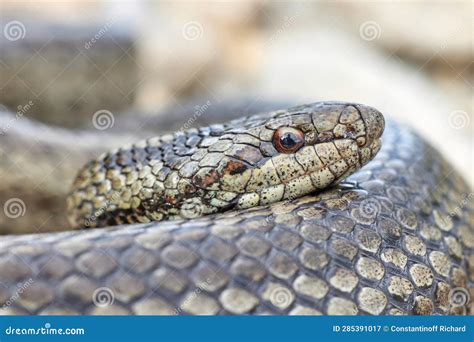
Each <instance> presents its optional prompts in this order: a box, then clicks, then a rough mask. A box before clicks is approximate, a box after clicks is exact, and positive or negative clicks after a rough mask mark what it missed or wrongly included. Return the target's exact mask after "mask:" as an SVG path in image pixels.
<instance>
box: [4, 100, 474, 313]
mask: <svg viewBox="0 0 474 342" xmlns="http://www.w3.org/2000/svg"><path fill="white" fill-rule="evenodd" d="M229 107H230V106H229V105H226V104H225V103H224V104H223V105H222V106H221V107H219V109H218V111H222V112H223V113H225V112H226V109H227V112H228V111H229ZM249 114H250V115H246V116H243V117H240V116H239V117H238V118H235V119H233V120H230V121H228V122H226V123H223V124H209V125H207V126H202V127H200V128H186V129H183V128H181V129H179V130H177V131H176V132H174V133H169V134H168V133H167V134H163V135H159V136H156V135H155V136H150V137H148V136H147V137H145V136H143V139H141V140H140V141H136V142H133V143H130V144H125V145H124V146H122V147H114V148H113V149H111V150H110V151H109V152H105V153H103V154H101V155H100V156H98V157H95V158H94V159H92V160H91V161H89V162H88V163H86V164H85V166H83V167H82V168H81V169H80V170H79V171H78V174H77V177H76V178H75V180H74V182H73V184H72V187H71V190H70V191H69V194H68V196H67V199H66V207H67V212H68V218H69V221H70V223H71V227H72V229H71V230H69V231H65V232H50V233H42V234H25V235H15V234H10V235H5V236H2V237H0V310H1V311H0V312H2V313H4V314H13V315H40V314H41V315H77V314H86V315H101V314H108V315H265V314H272V315H321V314H322V315H407V314H408V315H432V314H434V315H447V314H466V313H469V298H470V289H471V288H472V283H473V281H474V272H473V268H474V207H473V205H472V202H473V201H472V192H470V190H469V186H468V185H467V183H466V182H465V181H464V180H463V179H462V177H461V176H460V175H459V174H458V173H457V172H456V170H454V169H453V167H452V166H451V165H450V164H449V163H448V162H447V161H446V160H445V158H444V157H443V156H442V155H441V154H440V153H439V152H437V151H436V150H435V149H434V148H433V147H432V146H431V145H430V144H428V143H427V142H426V141H425V140H424V139H423V138H421V137H420V136H419V135H418V134H416V133H415V132H414V131H412V130H411V129H410V128H408V127H406V126H404V125H402V124H400V123H397V122H395V121H394V120H392V119H387V118H384V116H383V115H382V114H381V113H380V112H379V111H377V110H376V109H374V108H372V107H370V106H366V105H362V104H356V103H349V102H335V101H326V102H316V103H312V104H307V105H299V106H293V107H286V109H272V110H261V111H259V110H256V111H255V113H253V112H252V113H249ZM204 116H205V115H204ZM170 117H171V118H172V117H173V115H172V114H170V115H168V118H170ZM172 119H173V118H172ZM143 129H146V127H145V128H143ZM152 130H153V128H152ZM19 131H21V129H19V130H17V131H15V130H12V132H11V134H10V139H12V138H13V139H15V138H16V139H18V135H19ZM48 132H49V131H48ZM56 134H57V136H56V138H58V136H59V137H61V136H64V135H65V134H66V132H65V131H58V132H56ZM138 135H140V132H139V134H138ZM143 135H145V134H143ZM48 136H51V137H48ZM52 136H53V134H52V133H51V132H49V133H48V134H46V137H45V139H46V140H48V139H50V140H53V138H52ZM86 137H87V136H86V135H79V136H78V137H77V144H76V147H77V146H81V144H87V141H85V140H87V139H86ZM5 138H6V139H8V135H7V136H6V137H5V136H4V137H2V139H5ZM4 141H7V140H4ZM89 143H90V144H95V145H100V144H101V143H102V145H107V143H106V142H105V140H104V142H101V139H100V138H97V139H91V140H90V141H89ZM67 144H68V145H71V144H74V141H73V140H71V139H70V140H68V142H67ZM4 146H6V145H4ZM107 146H108V145H107ZM95 147H97V146H95ZM58 182H60V180H58Z"/></svg>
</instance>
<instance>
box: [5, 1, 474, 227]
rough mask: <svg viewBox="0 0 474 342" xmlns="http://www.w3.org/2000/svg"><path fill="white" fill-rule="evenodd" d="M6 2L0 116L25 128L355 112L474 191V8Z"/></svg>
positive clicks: (450, 4) (460, 4) (442, 4)
mask: <svg viewBox="0 0 474 342" xmlns="http://www.w3.org/2000/svg"><path fill="white" fill-rule="evenodd" d="M0 3H1V5H0V6H1V7H0V10H1V15H0V19H1V25H0V28H1V32H0V33H1V37H0V44H1V45H0V48H1V50H0V103H1V104H2V105H3V106H4V108H5V109H8V110H10V111H13V112H16V113H19V112H20V113H21V116H22V117H26V118H30V119H32V118H33V119H37V120H40V121H42V122H44V123H47V124H49V125H56V126H63V127H66V128H77V127H92V124H91V119H92V117H93V114H94V113H96V112H97V111H100V110H107V111H110V112H113V114H114V115H115V116H120V115H121V113H126V114H124V115H135V114H136V113H145V115H146V113H149V115H153V113H157V112H159V111H160V110H161V109H163V108H166V107H168V106H178V107H180V106H184V104H185V103H186V102H187V101H188V100H189V99H201V100H199V101H200V103H202V104H204V103H207V102H208V101H209V102H210V103H218V102H221V101H224V100H225V99H228V98H236V97H240V96H244V97H246V98H250V99H252V101H255V102H258V101H262V100H263V99H267V100H268V99H270V100H274V99H277V100H284V101H287V100H288V101H291V102H293V103H300V102H301V103H303V102H313V101H318V100H344V101H355V102H361V103H364V104H368V105H371V106H374V107H376V108H377V109H379V110H380V111H382V112H383V113H384V114H385V115H386V116H390V117H392V118H394V119H396V120H398V121H400V122H403V123H406V124H407V125H409V126H411V127H412V128H413V129H414V130H416V131H417V132H418V133H420V134H421V135H422V136H424V137H425V138H426V139H427V140H428V141H430V142H431V143H432V144H433V145H434V146H435V147H436V148H437V149H438V150H440V151H441V153H443V154H444V155H445V157H446V158H447V159H448V160H449V161H450V162H451V163H453V165H454V166H455V168H456V169H458V170H459V171H460V172H461V173H462V174H463V175H464V177H465V178H466V179H467V180H468V182H469V183H470V184H471V186H472V185H473V184H474V176H473V175H474V173H473V172H472V170H473V166H474V165H473V160H474V148H473V147H474V141H473V139H474V138H473V137H474V129H473V121H474V120H473V116H472V108H473V96H472V95H473V72H472V71H473V64H472V61H473V50H472V48H473V45H472V44H473V13H474V12H473V2H471V1H422V0H420V1H403V2H385V1H380V2H373V1H372V2H365V1H278V2H273V1H223V2H206V1H79V0H77V1H75V0H62V1H43V0H35V1H5V0H2V1H1V2H0ZM130 109H131V110H130ZM0 128H1V127H0ZM0 139H1V137H0ZM3 153H4V156H5V155H6V154H7V152H6V151H3ZM15 172H18V173H20V174H21V172H22V170H16V171H15ZM0 223H1V222H0Z"/></svg>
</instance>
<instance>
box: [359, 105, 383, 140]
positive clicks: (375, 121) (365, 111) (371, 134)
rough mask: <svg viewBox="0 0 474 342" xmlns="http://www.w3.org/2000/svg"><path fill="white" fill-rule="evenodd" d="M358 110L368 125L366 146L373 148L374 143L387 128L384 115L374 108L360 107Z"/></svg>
mask: <svg viewBox="0 0 474 342" xmlns="http://www.w3.org/2000/svg"><path fill="white" fill-rule="evenodd" d="M358 109H359V111H360V114H361V116H362V119H363V120H364V122H365V125H366V142H365V146H371V145H372V143H373V142H375V141H377V140H378V139H379V138H380V137H381V136H382V133H383V131H384V128H385V119H384V117H383V115H382V113H380V112H379V111H378V110H377V109H375V108H373V107H370V106H364V105H359V106H358Z"/></svg>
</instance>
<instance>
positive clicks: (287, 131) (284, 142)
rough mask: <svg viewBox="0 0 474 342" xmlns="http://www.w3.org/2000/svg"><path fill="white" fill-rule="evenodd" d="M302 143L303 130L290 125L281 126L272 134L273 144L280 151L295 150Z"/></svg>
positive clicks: (288, 151)
mask: <svg viewBox="0 0 474 342" xmlns="http://www.w3.org/2000/svg"><path fill="white" fill-rule="evenodd" d="M303 144H304V135H303V132H301V131H300V130H297V129H295V128H291V127H281V128H278V129H277V130H276V131H275V134H273V146H275V148H276V149H277V151H278V152H281V153H293V152H296V151H297V150H298V149H299V148H300V147H301V146H303Z"/></svg>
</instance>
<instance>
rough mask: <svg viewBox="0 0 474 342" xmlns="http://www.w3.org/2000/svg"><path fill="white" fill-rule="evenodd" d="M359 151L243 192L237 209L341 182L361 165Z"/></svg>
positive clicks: (322, 188)
mask: <svg viewBox="0 0 474 342" xmlns="http://www.w3.org/2000/svg"><path fill="white" fill-rule="evenodd" d="M361 165H362V164H361V159H360V156H359V155H358V154H357V153H354V154H352V155H351V156H350V157H347V158H338V159H335V160H333V161H331V163H328V164H326V165H324V166H322V167H320V168H318V169H311V170H306V171H305V172H304V173H302V174H300V175H298V176H296V177H293V178H290V179H285V180H281V181H280V183H278V184H273V185H269V186H265V187H262V188H260V189H258V190H256V191H253V192H248V193H244V194H242V195H241V196H240V197H239V198H238V200H237V203H236V205H235V208H236V209H245V208H249V207H253V206H256V205H267V204H272V203H275V202H279V201H281V200H293V199H296V198H298V197H301V196H304V195H308V194H311V193H314V192H319V191H322V190H324V189H325V188H327V187H329V186H331V185H334V184H336V183H339V182H340V181H342V180H343V179H345V178H346V177H348V176H349V175H350V174H352V173H354V172H355V171H356V170H358V169H359V168H360V167H361Z"/></svg>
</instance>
